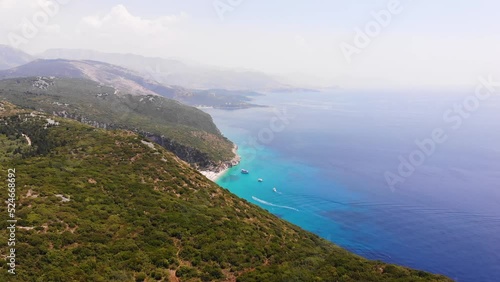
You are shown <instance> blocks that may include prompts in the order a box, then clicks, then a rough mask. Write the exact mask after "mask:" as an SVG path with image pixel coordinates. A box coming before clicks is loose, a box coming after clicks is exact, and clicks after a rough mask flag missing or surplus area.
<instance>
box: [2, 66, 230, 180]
mask: <svg viewBox="0 0 500 282" xmlns="http://www.w3.org/2000/svg"><path fill="white" fill-rule="evenodd" d="M63 66H65V67H66V66H67V65H66V64H64V65H63ZM68 71H73V72H74V73H76V74H80V73H81V70H80V69H79V68H78V67H75V69H68V68H61V69H57V70H53V72H52V73H51V74H52V75H61V74H65V73H66V72H68ZM73 76H76V75H74V74H73ZM109 79H113V76H111V75H110V77H109ZM0 99H5V100H7V101H9V102H11V103H13V104H15V105H18V106H21V107H25V108H31V109H36V110H38V111H43V112H46V113H49V114H54V115H58V116H62V117H68V118H72V119H75V120H78V121H81V122H83V123H86V124H89V125H92V126H95V127H99V128H106V129H127V130H131V131H134V132H137V133H140V134H142V135H144V136H147V137H148V138H150V139H151V140H153V141H155V142H157V143H158V144H161V145H162V146H164V147H165V148H167V149H168V150H170V151H172V152H174V153H175V154H176V155H177V156H179V157H180V158H181V159H183V160H185V161H186V162H189V163H191V164H192V165H193V166H195V167H197V168H200V169H205V170H207V169H208V170H218V169H220V168H219V167H221V168H225V167H227V166H230V165H231V164H232V163H234V162H233V161H232V160H233V158H234V157H235V154H234V153H233V152H232V149H233V144H232V143H231V142H230V141H229V140H227V139H226V138H225V137H224V136H222V134H221V133H220V131H219V130H218V129H217V127H216V126H215V124H214V123H213V121H212V118H211V116H210V115H208V114H206V113H205V112H203V111H201V110H198V109H196V108H193V107H190V106H186V105H183V104H181V103H179V102H177V101H174V100H171V99H166V98H164V97H162V96H159V95H156V94H147V95H146V94H142V95H130V94H127V93H119V92H118V91H117V90H116V89H115V88H113V87H109V86H105V85H102V84H100V83H97V82H94V81H90V80H87V79H83V78H59V77H54V76H52V77H28V78H15V79H7V80H2V81H0Z"/></svg>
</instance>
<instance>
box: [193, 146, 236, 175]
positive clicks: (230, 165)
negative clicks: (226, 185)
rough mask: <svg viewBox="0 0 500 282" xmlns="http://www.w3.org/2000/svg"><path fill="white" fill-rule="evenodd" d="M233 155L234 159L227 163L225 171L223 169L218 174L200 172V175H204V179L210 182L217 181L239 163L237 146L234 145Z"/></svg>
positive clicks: (206, 171) (207, 171)
mask: <svg viewBox="0 0 500 282" xmlns="http://www.w3.org/2000/svg"><path fill="white" fill-rule="evenodd" d="M233 153H234V155H235V157H234V158H233V159H232V160H231V161H230V162H229V165H227V168H226V169H223V170H221V171H219V172H214V171H209V170H200V173H201V174H203V175H205V177H206V178H208V179H210V180H212V181H213V182H215V181H217V180H218V179H219V178H220V177H221V176H222V175H224V174H225V173H226V172H227V171H228V170H229V169H230V168H231V167H233V166H235V165H238V164H239V163H240V160H241V157H240V156H239V155H238V146H236V145H234V147H233Z"/></svg>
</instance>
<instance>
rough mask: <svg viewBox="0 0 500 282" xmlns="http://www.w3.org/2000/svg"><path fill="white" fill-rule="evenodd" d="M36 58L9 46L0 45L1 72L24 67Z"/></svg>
mask: <svg viewBox="0 0 500 282" xmlns="http://www.w3.org/2000/svg"><path fill="white" fill-rule="evenodd" d="M33 60H34V58H33V57H32V56H31V55H29V54H26V53H24V52H23V51H21V50H17V49H14V48H12V47H10V46H7V45H2V44H0V70H6V69H10V68H14V67H17V66H20V65H24V64H26V63H28V62H30V61H33Z"/></svg>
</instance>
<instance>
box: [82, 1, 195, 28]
mask: <svg viewBox="0 0 500 282" xmlns="http://www.w3.org/2000/svg"><path fill="white" fill-rule="evenodd" d="M187 19H188V15H187V14H186V13H181V14H179V15H169V16H163V17H159V18H156V19H144V18H141V17H138V16H134V15H132V14H131V13H130V12H129V11H128V9H127V8H126V7H125V6H124V5H117V6H115V7H113V8H112V9H111V11H110V12H109V13H107V14H106V15H104V16H99V15H94V16H87V17H84V18H83V19H82V21H81V28H83V29H85V28H89V29H95V30H97V31H98V32H103V33H107V32H110V31H113V32H124V33H125V32H127V33H129V32H134V33H136V34H139V35H146V34H147V35H152V34H159V33H162V32H166V31H169V29H170V28H171V27H172V26H173V25H176V24H178V23H180V22H182V21H185V20H187Z"/></svg>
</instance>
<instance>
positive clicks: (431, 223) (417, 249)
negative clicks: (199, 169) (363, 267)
mask: <svg viewBox="0 0 500 282" xmlns="http://www.w3.org/2000/svg"><path fill="white" fill-rule="evenodd" d="M473 93H474V92H473V89H470V90H468V91H467V90H464V91H454V92H449V93H448V92H445V93H443V92H437V91H407V92H404V91H399V92H382V91H380V92H361V91H343V90H338V91H332V92H329V93H276V94H268V95H266V96H263V97H258V98H257V99H256V100H255V101H254V102H255V103H259V104H263V105H268V106H269V108H254V109H247V110H237V111H224V110H215V109H208V110H206V111H207V112H208V113H210V114H211V115H212V116H213V118H214V120H215V122H216V124H217V125H218V126H219V128H220V129H221V131H222V132H223V133H224V134H225V135H226V136H227V137H228V138H230V139H231V140H232V141H234V142H235V143H236V144H238V145H239V147H240V149H239V153H240V155H241V156H242V157H243V159H242V163H241V164H240V165H239V166H237V167H234V168H232V169H231V170H230V171H229V172H228V173H227V174H226V175H225V176H223V177H222V178H221V179H219V181H218V184H219V185H221V186H223V187H225V188H228V189H229V190H230V191H232V192H233V193H235V194H236V195H238V196H240V197H242V198H245V199H247V200H249V201H250V202H253V203H255V204H257V205H259V206H261V207H263V208H265V209H267V210H269V211H270V212H272V213H273V214H276V215H278V216H280V217H282V218H283V219H285V220H288V221H290V222H292V223H294V224H297V225H299V226H301V227H302V228H304V229H306V230H309V231H312V232H314V233H316V234H318V235H320V236H322V237H324V238H326V239H328V240H331V241H332V242H334V243H336V244H338V245H340V246H342V247H344V248H346V249H348V250H350V251H353V252H355V253H357V254H359V255H362V256H364V257H367V258H370V259H380V260H383V261H386V262H390V263H397V264H401V265H406V266H409V267H413V268H418V269H423V270H427V271H431V272H435V273H442V274H445V275H447V276H449V277H451V278H454V279H455V280H457V281H495V282H496V281H500V130H499V125H500V95H497V96H493V97H491V98H489V99H488V100H486V101H482V102H481V103H480V107H479V108H478V109H477V110H475V111H471V112H470V116H469V117H468V118H467V119H465V118H464V119H463V123H462V125H461V126H458V128H457V129H454V128H453V127H452V126H454V125H457V124H456V123H455V122H451V121H445V120H444V119H443V114H444V113H445V112H446V111H447V110H448V109H450V108H451V109H452V108H453V106H454V105H455V104H460V103H462V102H463V100H464V99H465V98H466V97H468V96H469V95H471V94H473ZM276 112H281V114H277V113H276ZM283 112H286V113H283ZM455 121H456V120H455ZM437 128H440V129H442V130H443V132H444V133H445V134H446V136H447V138H448V139H447V140H446V141H445V142H444V143H442V144H438V145H437V146H436V149H435V152H434V153H433V154H431V155H430V156H429V157H427V158H426V159H425V163H424V164H423V165H422V166H420V167H418V168H417V169H416V171H415V172H414V174H413V175H412V176H411V177H409V178H407V179H406V181H405V182H404V183H402V184H401V183H400V184H398V185H397V186H395V187H394V189H391V188H390V187H389V186H388V185H387V182H386V179H385V176H384V173H385V172H386V171H391V172H394V173H396V172H397V168H398V165H399V163H400V160H399V159H398V157H399V156H403V157H405V158H408V156H409V155H410V153H412V152H414V151H415V150H416V149H418V147H417V146H416V145H415V140H417V139H418V140H423V139H426V138H430V137H432V132H433V130H434V129H437ZM252 140H253V141H252ZM242 168H245V169H247V170H249V171H250V174H248V175H243V174H241V173H240V169H242ZM258 178H263V179H264V182H262V183H259V182H258V181H257V179H258ZM273 187H276V190H277V192H274V191H273Z"/></svg>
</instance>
